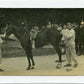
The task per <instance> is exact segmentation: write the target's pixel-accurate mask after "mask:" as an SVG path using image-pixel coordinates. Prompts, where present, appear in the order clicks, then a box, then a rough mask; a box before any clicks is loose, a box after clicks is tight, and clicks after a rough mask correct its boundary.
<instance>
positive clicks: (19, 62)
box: [0, 41, 84, 76]
mask: <svg viewBox="0 0 84 84" xmlns="http://www.w3.org/2000/svg"><path fill="white" fill-rule="evenodd" d="M32 52H33V55H34V60H35V64H36V65H35V69H31V70H26V68H27V66H28V62H27V58H26V54H25V52H24V50H23V49H22V47H21V46H20V42H19V41H8V42H7V43H5V44H3V45H2V54H3V60H2V66H1V68H2V69H4V70H5V71H4V72H0V75H27V76H30V75H50V76H56V75H84V55H81V56H76V59H77V61H78V63H79V66H78V67H77V68H73V66H72V67H71V69H72V71H66V69H67V68H65V67H64V65H65V64H66V63H67V61H66V56H65V55H63V56H62V59H63V60H65V61H64V62H63V63H62V66H61V68H60V69H57V68H56V65H57V62H55V61H56V60H58V55H57V54H56V51H55V50H54V48H53V47H52V46H51V45H47V46H44V47H43V48H39V49H33V50H32Z"/></svg>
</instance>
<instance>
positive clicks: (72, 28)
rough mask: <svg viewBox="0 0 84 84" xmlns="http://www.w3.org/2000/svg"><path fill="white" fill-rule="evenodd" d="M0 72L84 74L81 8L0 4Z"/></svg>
mask: <svg viewBox="0 0 84 84" xmlns="http://www.w3.org/2000/svg"><path fill="white" fill-rule="evenodd" d="M0 75H26V76H40V75H41V76H46V75H47V76H58V75H84V8H0Z"/></svg>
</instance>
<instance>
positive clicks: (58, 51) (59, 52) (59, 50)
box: [55, 46, 62, 62]
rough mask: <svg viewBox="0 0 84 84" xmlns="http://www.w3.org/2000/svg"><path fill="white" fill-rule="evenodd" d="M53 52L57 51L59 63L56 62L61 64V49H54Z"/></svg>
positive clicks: (57, 47)
mask: <svg viewBox="0 0 84 84" xmlns="http://www.w3.org/2000/svg"><path fill="white" fill-rule="evenodd" d="M55 50H56V51H57V54H58V56H59V61H58V62H62V53H61V49H60V48H59V46H56V47H55Z"/></svg>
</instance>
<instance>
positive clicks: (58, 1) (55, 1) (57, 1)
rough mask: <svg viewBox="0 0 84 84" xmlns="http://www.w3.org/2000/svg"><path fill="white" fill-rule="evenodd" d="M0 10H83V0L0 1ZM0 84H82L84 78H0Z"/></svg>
mask: <svg viewBox="0 0 84 84" xmlns="http://www.w3.org/2000/svg"><path fill="white" fill-rule="evenodd" d="M0 8H84V0H0ZM0 83H84V76H0Z"/></svg>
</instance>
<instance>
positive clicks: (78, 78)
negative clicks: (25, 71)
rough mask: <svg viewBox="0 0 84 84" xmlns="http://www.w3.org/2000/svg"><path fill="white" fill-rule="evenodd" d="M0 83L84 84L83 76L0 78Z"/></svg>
mask: <svg viewBox="0 0 84 84" xmlns="http://www.w3.org/2000/svg"><path fill="white" fill-rule="evenodd" d="M0 83H6V84H7V83H40V84H41V83H50V84H53V83H61V84H62V83H66V84H68V83H76V84H77V83H84V76H1V77H0Z"/></svg>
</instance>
